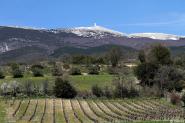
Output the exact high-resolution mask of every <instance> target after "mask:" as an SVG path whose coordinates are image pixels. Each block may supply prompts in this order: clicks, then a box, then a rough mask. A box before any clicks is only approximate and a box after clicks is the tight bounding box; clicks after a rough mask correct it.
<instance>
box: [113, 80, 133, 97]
mask: <svg viewBox="0 0 185 123" xmlns="http://www.w3.org/2000/svg"><path fill="white" fill-rule="evenodd" d="M128 96H129V91H128V89H127V88H126V87H125V86H123V84H122V83H121V82H118V83H117V84H116V85H115V89H114V97H116V98H125V97H128Z"/></svg>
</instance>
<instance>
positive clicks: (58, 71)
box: [52, 66, 63, 76]
mask: <svg viewBox="0 0 185 123" xmlns="http://www.w3.org/2000/svg"><path fill="white" fill-rule="evenodd" d="M52 75H53V76H62V75H63V71H62V69H61V68H60V67H59V66H54V68H53V70H52Z"/></svg>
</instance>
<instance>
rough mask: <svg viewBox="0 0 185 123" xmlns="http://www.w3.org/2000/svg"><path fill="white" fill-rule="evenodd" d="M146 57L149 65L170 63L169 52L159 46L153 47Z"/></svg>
mask: <svg viewBox="0 0 185 123" xmlns="http://www.w3.org/2000/svg"><path fill="white" fill-rule="evenodd" d="M147 57H148V61H149V62H150V63H154V64H158V65H169V64H171V63H172V60H171V53H170V50H169V49H168V48H166V47H164V46H162V45H161V44H158V45H155V46H153V47H152V49H151V51H150V52H149V54H148V56H147Z"/></svg>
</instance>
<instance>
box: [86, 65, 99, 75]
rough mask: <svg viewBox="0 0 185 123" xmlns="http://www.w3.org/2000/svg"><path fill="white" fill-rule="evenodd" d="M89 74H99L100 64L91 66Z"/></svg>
mask: <svg viewBox="0 0 185 123" xmlns="http://www.w3.org/2000/svg"><path fill="white" fill-rule="evenodd" d="M88 69H89V72H88V73H89V74H99V66H97V65H96V66H90V67H89V68H88Z"/></svg>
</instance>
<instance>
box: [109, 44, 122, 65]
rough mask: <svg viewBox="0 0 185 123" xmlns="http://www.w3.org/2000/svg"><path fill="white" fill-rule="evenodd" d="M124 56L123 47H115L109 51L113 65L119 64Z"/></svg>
mask: <svg viewBox="0 0 185 123" xmlns="http://www.w3.org/2000/svg"><path fill="white" fill-rule="evenodd" d="M121 56H122V52H121V49H120V48H118V47H114V48H112V49H111V50H110V52H109V60H110V62H111V64H112V67H116V66H117V65H118V62H119V61H120V59H121Z"/></svg>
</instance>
